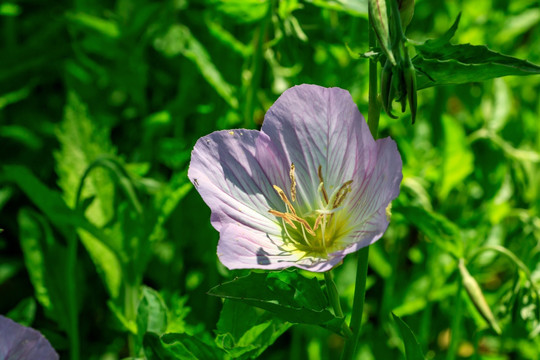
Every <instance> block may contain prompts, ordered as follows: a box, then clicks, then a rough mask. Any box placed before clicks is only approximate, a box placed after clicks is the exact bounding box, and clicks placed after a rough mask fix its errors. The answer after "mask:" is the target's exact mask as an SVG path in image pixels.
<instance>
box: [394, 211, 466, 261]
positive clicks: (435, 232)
mask: <svg viewBox="0 0 540 360" xmlns="http://www.w3.org/2000/svg"><path fill="white" fill-rule="evenodd" d="M392 212H394V213H400V214H402V215H403V216H405V218H406V219H407V220H408V221H409V222H410V223H411V224H412V225H414V226H415V227H417V228H418V229H419V230H420V231H421V232H423V233H424V234H425V235H426V236H427V237H428V238H429V239H430V240H431V241H433V242H434V243H435V245H437V246H438V247H439V248H441V249H442V250H443V251H446V252H448V253H450V254H452V255H454V256H455V257H456V258H460V257H463V243H462V237H461V233H460V231H459V228H458V227H457V226H456V225H455V224H454V223H452V222H451V221H450V220H448V219H447V218H446V217H444V216H443V215H441V214H437V213H434V212H428V211H427V210H425V209H422V208H419V207H414V206H399V207H395V208H393V209H392Z"/></svg>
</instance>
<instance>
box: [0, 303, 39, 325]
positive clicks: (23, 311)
mask: <svg viewBox="0 0 540 360" xmlns="http://www.w3.org/2000/svg"><path fill="white" fill-rule="evenodd" d="M6 316H7V317H8V318H10V319H11V320H13V321H15V322H17V323H19V324H21V325H24V326H31V325H32V323H33V322H34V318H35V317H36V300H34V298H33V297H27V298H24V299H22V300H21V301H20V302H19V303H18V304H17V306H15V308H13V309H12V310H11V311H10V312H8V313H7V315H6Z"/></svg>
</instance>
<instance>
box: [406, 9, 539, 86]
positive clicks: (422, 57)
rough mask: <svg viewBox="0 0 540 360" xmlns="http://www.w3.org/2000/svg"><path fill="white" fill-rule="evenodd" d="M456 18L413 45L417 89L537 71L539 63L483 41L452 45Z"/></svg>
mask: <svg viewBox="0 0 540 360" xmlns="http://www.w3.org/2000/svg"><path fill="white" fill-rule="evenodd" d="M459 18H460V16H458V18H457V19H456V21H455V22H454V24H453V25H452V27H451V28H450V29H449V30H448V31H447V32H446V33H445V34H444V35H443V36H442V37H441V38H439V39H436V40H428V41H426V42H424V43H422V44H417V45H415V47H416V51H417V53H418V55H417V56H416V57H415V58H414V59H413V64H414V66H415V67H416V68H417V69H418V70H419V72H418V89H425V88H428V87H431V86H439V85H447V84H464V83H469V82H479V81H484V80H488V79H492V78H496V77H501V76H508V75H521V76H524V75H534V74H540V66H538V65H535V64H532V63H530V62H528V61H526V60H520V59H516V58H514V57H511V56H508V55H503V54H500V53H498V52H495V51H492V50H490V49H488V48H487V47H486V46H483V45H471V44H461V45H452V44H450V42H449V41H450V39H451V38H452V37H453V36H454V34H455V32H456V30H457V27H458V24H459Z"/></svg>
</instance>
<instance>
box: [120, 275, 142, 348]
mask: <svg viewBox="0 0 540 360" xmlns="http://www.w3.org/2000/svg"><path fill="white" fill-rule="evenodd" d="M138 298H139V285H138V284H131V283H128V282H126V287H125V298H124V300H125V303H124V304H125V305H124V306H125V308H124V311H125V317H126V319H127V321H129V322H131V321H133V322H135V321H136V320H137V300H138ZM128 348H129V355H130V356H132V357H137V356H138V354H136V350H135V335H134V334H133V333H132V332H129V334H128Z"/></svg>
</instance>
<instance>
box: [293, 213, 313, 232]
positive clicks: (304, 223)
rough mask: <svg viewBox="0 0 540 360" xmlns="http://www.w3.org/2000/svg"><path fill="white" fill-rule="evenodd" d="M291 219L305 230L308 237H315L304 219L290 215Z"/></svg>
mask: <svg viewBox="0 0 540 360" xmlns="http://www.w3.org/2000/svg"><path fill="white" fill-rule="evenodd" d="M291 218H292V219H293V220H294V221H296V222H299V223H300V224H302V225H303V226H304V227H305V228H306V230H307V232H308V233H309V234H310V235H312V236H315V232H314V231H313V229H312V228H311V226H310V225H309V223H308V222H307V221H306V219H302V218H301V217H300V216H297V215H291Z"/></svg>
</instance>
